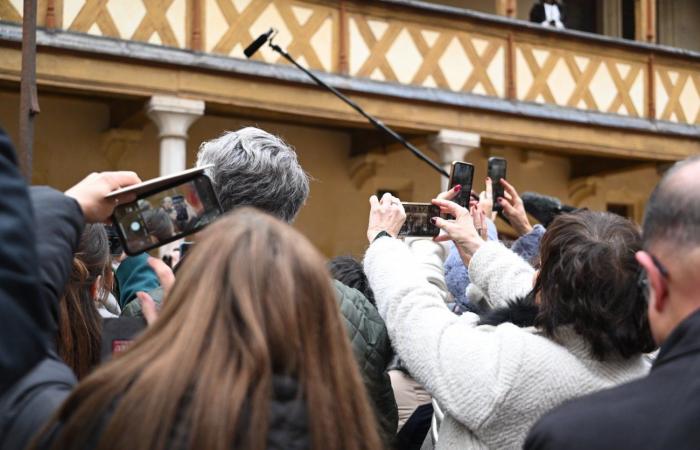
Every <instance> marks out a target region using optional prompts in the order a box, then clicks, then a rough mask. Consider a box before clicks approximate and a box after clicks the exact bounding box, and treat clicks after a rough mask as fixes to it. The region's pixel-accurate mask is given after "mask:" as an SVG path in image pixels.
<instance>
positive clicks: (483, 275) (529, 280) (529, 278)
mask: <svg viewBox="0 0 700 450" xmlns="http://www.w3.org/2000/svg"><path fill="white" fill-rule="evenodd" d="M534 276H535V269H533V268H532V266H531V265H530V264H528V263H527V262H525V260H524V259H522V258H521V257H520V256H518V255H516V254H515V253H513V252H512V251H510V250H509V249H507V248H505V247H504V246H503V245H502V244H500V243H498V242H496V241H488V242H486V243H485V244H483V245H482V246H481V248H479V250H478V251H477V252H476V253H474V256H473V257H472V260H471V261H470V262H469V278H470V281H471V282H472V283H473V284H474V285H476V286H477V287H478V288H479V290H480V291H481V292H482V293H483V294H484V296H485V300H486V303H487V304H488V306H489V307H491V308H499V307H502V306H506V305H507V303H508V302H509V301H513V300H515V299H517V298H520V297H525V296H526V295H527V294H529V293H530V291H531V290H532V285H533V281H534Z"/></svg>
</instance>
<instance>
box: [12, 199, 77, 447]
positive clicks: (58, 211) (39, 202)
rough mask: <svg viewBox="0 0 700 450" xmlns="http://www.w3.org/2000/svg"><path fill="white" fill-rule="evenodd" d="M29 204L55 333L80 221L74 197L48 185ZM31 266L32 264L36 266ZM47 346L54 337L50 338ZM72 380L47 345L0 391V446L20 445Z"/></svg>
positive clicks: (64, 394)
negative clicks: (32, 364)
mask: <svg viewBox="0 0 700 450" xmlns="http://www.w3.org/2000/svg"><path fill="white" fill-rule="evenodd" d="M30 195H31V201H32V206H33V208H34V211H35V213H34V215H35V224H34V227H33V229H34V230H35V231H36V237H37V241H36V249H37V253H38V258H39V264H38V273H39V274H40V283H39V286H40V287H41V298H42V302H43V306H44V308H45V311H46V312H47V313H48V314H49V317H50V321H51V322H50V323H51V327H50V328H49V329H50V330H53V331H52V332H53V333H54V335H55V323H56V321H57V318H58V316H57V314H58V301H59V299H60V297H61V296H62V295H63V291H64V289H65V285H66V283H67V281H68V277H69V276H70V271H71V264H72V260H73V253H74V251H75V249H76V248H77V246H78V242H79V240H80V235H81V233H82V230H83V226H84V221H83V215H82V211H81V210H80V207H79V206H78V204H77V202H76V201H75V200H74V199H72V198H70V197H66V196H65V195H63V194H62V193H60V192H58V191H56V190H54V189H51V188H48V187H32V188H31V189H30ZM35 270H36V268H35ZM50 341H51V346H53V345H55V344H53V342H54V339H53V336H52V338H51V340H50ZM76 383H77V380H76V378H75V375H74V374H73V371H72V370H71V369H70V368H69V367H68V366H67V365H66V364H65V363H64V362H63V361H61V360H60V359H59V358H58V356H57V355H56V354H55V353H54V352H53V351H50V352H49V355H48V356H47V357H45V358H44V360H43V361H42V362H40V363H39V364H38V365H36V366H35V367H34V369H32V371H31V372H29V373H28V374H27V375H25V376H24V377H23V378H22V379H20V380H19V381H18V382H17V383H15V384H14V385H13V386H12V387H11V388H10V389H9V390H8V391H7V392H6V393H5V394H3V395H2V397H0V448H2V449H15V448H16V449H19V448H24V447H25V446H26V444H28V443H29V441H30V439H31V438H32V436H33V435H34V434H35V433H36V432H37V431H39V429H41V427H42V426H43V425H44V424H45V423H46V422H47V421H48V419H49V418H50V417H51V416H52V415H53V413H54V412H55V411H56V409H57V408H58V407H59V406H60V404H61V403H62V402H63V400H65V398H66V397H67V396H68V395H69V394H70V392H71V390H72V389H73V387H74V386H75V384H76Z"/></svg>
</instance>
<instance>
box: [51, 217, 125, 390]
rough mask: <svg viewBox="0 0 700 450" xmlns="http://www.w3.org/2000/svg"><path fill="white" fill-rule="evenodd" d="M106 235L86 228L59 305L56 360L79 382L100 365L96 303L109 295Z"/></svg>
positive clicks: (93, 227) (99, 227)
mask: <svg viewBox="0 0 700 450" xmlns="http://www.w3.org/2000/svg"><path fill="white" fill-rule="evenodd" d="M110 263H111V261H110V253H109V241H108V238H107V232H106V231H105V229H104V226H102V225H92V224H89V225H86V226H85V229H84V230H83V234H82V236H81V237H80V243H79V244H78V249H77V251H76V253H75V255H73V265H72V268H71V274H70V278H69V280H68V284H67V285H66V289H65V292H64V295H63V298H62V299H61V301H60V302H59V314H58V336H57V339H56V347H57V350H58V354H59V356H60V357H61V358H62V359H63V360H64V361H65V362H66V364H68V365H69V366H70V367H71V368H72V369H73V371H74V372H75V374H76V376H77V377H78V378H79V379H80V378H83V377H84V376H85V375H87V374H88V373H89V372H90V371H91V370H92V369H93V368H94V367H95V366H96V365H97V364H98V363H99V361H100V345H101V334H102V332H101V328H102V325H101V324H102V321H101V320H102V319H101V318H100V315H99V313H98V312H97V302H99V301H101V300H104V299H103V297H106V296H107V295H109V288H108V286H109V285H110V284H111V281H112V272H111V270H112V268H111V264H110Z"/></svg>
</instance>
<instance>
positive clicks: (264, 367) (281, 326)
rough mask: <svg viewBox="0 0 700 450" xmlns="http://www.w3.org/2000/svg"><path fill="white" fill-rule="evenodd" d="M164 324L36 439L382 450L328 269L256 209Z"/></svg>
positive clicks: (171, 306) (97, 376)
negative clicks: (40, 437) (380, 449)
mask: <svg viewBox="0 0 700 450" xmlns="http://www.w3.org/2000/svg"><path fill="white" fill-rule="evenodd" d="M188 259H189V260H188V261H187V263H186V264H185V265H184V266H183V267H182V268H181V269H180V271H179V272H178V279H177V281H176V283H175V285H174V286H173V289H172V291H171V293H170V296H169V298H168V299H167V301H166V303H165V307H164V309H163V312H162V314H161V316H160V318H159V319H158V321H157V322H156V323H155V325H154V326H152V327H151V328H150V329H149V330H148V331H147V332H146V333H145V334H144V335H143V337H142V338H140V339H139V340H138V341H137V342H136V343H135V344H134V345H133V347H132V348H131V349H130V350H129V351H127V352H126V353H125V354H123V355H122V356H121V357H118V358H117V359H116V360H114V361H112V362H111V363H109V364H107V365H105V366H103V367H102V368H100V369H98V370H97V371H96V372H95V373H93V374H92V375H91V376H89V377H88V378H86V379H85V380H84V381H83V382H82V383H81V384H80V385H79V387H78V388H77V389H76V391H75V392H74V393H73V394H72V395H71V397H70V398H69V399H68V400H67V401H66V403H65V404H64V405H63V407H62V408H61V410H60V411H59V412H58V414H57V416H56V417H55V418H54V420H53V421H52V422H51V424H50V425H49V428H48V431H47V433H46V434H45V436H44V437H43V438H42V440H43V441H44V442H43V443H41V444H40V446H41V447H42V448H56V449H58V448H72V449H87V448H97V449H129V450H139V449H143V450H145V449H149V450H150V449H166V448H168V449H171V448H191V449H214V450H215V449H221V450H223V449H226V450H230V449H233V448H236V449H265V448H269V449H271V448H274V449H277V448H279V449H282V448H284V449H297V448H298V449H301V448H314V449H319V450H320V449H324V450H326V449H328V450H333V449H378V448H380V447H381V443H380V438H379V435H378V432H377V424H376V420H375V418H374V415H373V413H372V409H371V408H370V406H369V403H368V399H367V396H366V393H365V388H364V386H363V384H362V381H361V378H360V374H359V371H358V368H357V366H356V363H355V361H354V359H353V356H352V353H351V348H350V343H349V341H348V338H347V336H346V334H345V330H344V328H343V324H342V321H341V318H340V313H339V310H338V305H337V302H336V300H335V298H334V291H333V289H332V286H331V280H330V277H329V275H328V271H327V269H326V268H325V265H324V261H323V258H322V257H321V256H320V255H319V253H318V252H317V251H316V250H315V249H314V248H313V246H312V245H311V244H310V243H309V242H308V241H307V240H306V239H305V238H304V237H303V236H302V235H301V234H299V233H298V232H296V231H295V230H293V229H292V228H291V227H290V226H289V225H286V224H283V223H282V222H281V221H279V220H277V219H274V218H272V217H271V216H268V215H266V214H263V213H260V212H257V211H255V210H253V209H250V208H241V209H238V210H236V211H235V212H233V213H232V214H230V215H229V216H228V217H226V218H223V219H221V220H219V221H218V222H217V223H215V224H214V225H212V226H211V227H210V228H209V229H207V230H206V231H205V232H204V236H203V238H202V239H201V241H200V242H198V244H197V246H195V248H194V249H193V250H192V251H191V253H190V254H189V255H188Z"/></svg>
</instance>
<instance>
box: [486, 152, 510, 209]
mask: <svg viewBox="0 0 700 450" xmlns="http://www.w3.org/2000/svg"><path fill="white" fill-rule="evenodd" d="M489 178H491V185H492V187H493V210H494V211H501V210H502V209H503V208H502V207H501V205H499V204H498V199H499V198H500V197H503V196H504V194H503V185H502V184H501V180H502V179H505V178H506V160H505V159H503V158H499V157H496V156H492V157H491V158H489Z"/></svg>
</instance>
